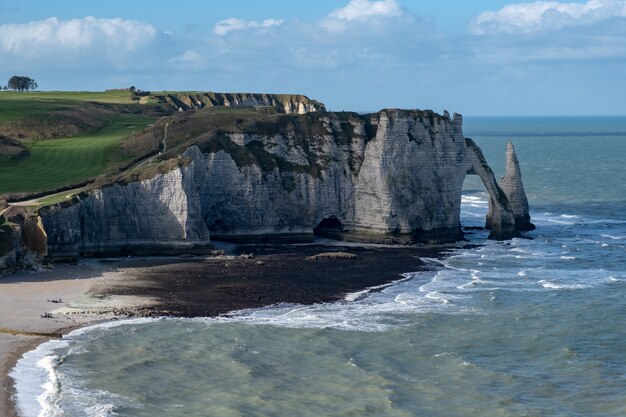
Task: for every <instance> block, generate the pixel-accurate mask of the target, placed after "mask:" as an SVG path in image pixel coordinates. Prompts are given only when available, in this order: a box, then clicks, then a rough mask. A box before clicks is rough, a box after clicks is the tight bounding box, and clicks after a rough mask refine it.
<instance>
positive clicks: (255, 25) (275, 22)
mask: <svg viewBox="0 0 626 417" xmlns="http://www.w3.org/2000/svg"><path fill="white" fill-rule="evenodd" d="M283 22H284V21H283V20H280V19H265V20H263V21H262V22H257V21H254V20H242V19H236V18H230V19H226V20H222V21H221V22H218V23H217V24H215V26H214V27H213V33H214V34H215V35H218V36H225V35H227V34H228V33H230V32H232V31H239V30H245V29H263V28H271V27H272V26H280V25H282V24H283Z"/></svg>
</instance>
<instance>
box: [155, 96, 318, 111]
mask: <svg viewBox="0 0 626 417" xmlns="http://www.w3.org/2000/svg"><path fill="white" fill-rule="evenodd" d="M155 97H156V98H157V99H158V100H160V101H161V102H163V103H166V104H168V105H169V106H171V107H172V108H173V109H174V110H176V111H187V110H192V109H196V110H197V109H204V108H207V107H244V106H252V107H274V108H275V109H277V110H278V111H279V112H281V113H286V114H292V113H295V114H304V113H309V112H314V111H325V110H326V108H325V107H324V104H322V103H320V102H319V101H316V100H311V99H309V98H308V97H306V96H302V95H297V94H257V93H212V92H209V93H176V94H163V95H157V96H155Z"/></svg>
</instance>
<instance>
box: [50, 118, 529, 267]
mask: <svg viewBox="0 0 626 417" xmlns="http://www.w3.org/2000/svg"><path fill="white" fill-rule="evenodd" d="M196 116H197V117H199V118H201V117H202V112H198V114H197V115H196ZM176 117H179V118H180V120H178V122H177V119H174V120H173V122H172V123H171V124H170V126H171V127H170V135H171V136H172V137H174V136H176V135H177V134H178V135H179V133H180V132H178V133H177V129H178V130H179V131H185V132H187V131H195V130H194V128H193V126H190V125H189V124H190V123H193V119H189V118H184V117H183V116H182V115H181V116H178V115H176V116H174V118H176ZM194 135H195V136H194V137H193V138H192V139H191V140H190V141H189V142H188V144H187V145H185V147H184V149H185V150H184V152H182V153H181V154H180V155H179V159H178V161H179V163H178V164H177V165H175V166H174V168H173V169H171V170H168V171H167V172H161V173H156V174H154V175H153V176H151V177H149V178H144V179H141V180H137V181H130V182H129V181H120V182H118V183H115V184H112V185H108V186H105V187H103V188H101V189H98V190H93V191H90V192H88V193H84V194H82V195H81V196H80V197H75V198H74V199H73V200H72V201H71V202H65V203H62V204H57V205H53V206H49V207H46V208H43V209H41V210H40V211H39V215H40V217H41V220H42V223H43V228H44V229H45V231H46V232H47V243H48V251H49V252H50V254H51V255H52V256H53V257H75V256H79V255H103V254H109V255H110V254H125V253H146V254H147V253H163V252H164V251H165V252H167V253H175V252H187V251H193V250H196V249H203V248H206V247H207V246H208V245H210V238H213V239H226V240H232V241H246V242H251V241H270V242H272V241H302V240H311V239H312V238H313V236H314V230H315V231H316V232H317V233H319V234H325V235H330V236H332V237H335V238H340V239H345V240H361V241H362V240H365V241H371V242H384V243H400V242H409V241H418V242H452V241H456V240H458V239H460V238H461V237H462V232H461V225H460V209H461V190H462V186H463V181H464V178H465V176H466V175H479V176H480V178H481V180H482V181H483V183H484V184H485V187H486V189H487V191H488V192H489V195H490V197H491V204H490V213H489V218H488V226H489V228H490V229H491V235H490V237H491V238H493V239H507V238H511V237H513V236H515V235H516V234H517V231H516V218H520V219H524V218H528V217H527V216H528V210H527V205H526V206H525V207H526V208H525V207H524V206H523V205H520V204H519V203H518V202H519V201H521V200H520V197H519V193H522V194H523V188H520V185H521V182H519V181H517V180H519V167H517V171H516V172H512V173H511V175H510V176H509V175H508V174H507V175H508V177H509V178H511V180H510V181H508V182H505V184H510V185H505V187H508V188H507V190H508V191H506V192H505V191H503V189H502V188H500V186H499V185H498V183H497V182H496V179H495V176H494V174H493V172H492V170H491V169H490V168H489V166H488V165H487V162H486V161H485V158H484V156H483V155H482V152H481V151H480V149H479V148H478V146H476V144H475V143H474V142H473V141H472V140H470V139H465V137H464V136H463V132H462V118H461V116H460V115H458V114H455V115H454V116H453V117H452V118H451V117H450V115H449V114H448V113H447V112H446V113H445V114H444V115H443V116H441V115H438V114H435V113H433V112H431V111H408V110H383V111H381V112H378V113H374V114H369V115H362V116H359V115H357V114H355V113H343V112H342V113H331V112H316V113H308V114H305V115H299V116H298V115H270V116H264V117H263V118H261V119H259V120H255V121H254V122H246V123H244V122H241V123H238V124H237V125H236V126H230V127H222V128H219V129H213V130H210V131H204V132H196V133H194ZM179 136H180V135H179ZM511 155H512V156H511V158H512V160H515V161H516V159H515V158H514V154H511ZM513 171H514V170H513ZM507 172H508V171H507ZM516 178H517V180H516V181H514V180H515V179H516ZM507 192H508V193H510V196H511V198H515V200H514V201H515V204H516V206H515V207H516V208H515V210H514V209H513V207H512V205H511V204H510V202H509V197H508V196H507ZM524 199H525V197H524ZM526 204H527V203H526ZM520 225H523V223H520Z"/></svg>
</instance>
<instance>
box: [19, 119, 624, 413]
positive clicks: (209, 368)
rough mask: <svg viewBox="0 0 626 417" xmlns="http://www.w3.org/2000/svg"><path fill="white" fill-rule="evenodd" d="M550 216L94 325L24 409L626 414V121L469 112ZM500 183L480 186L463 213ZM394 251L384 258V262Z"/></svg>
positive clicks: (52, 345)
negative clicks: (152, 315)
mask: <svg viewBox="0 0 626 417" xmlns="http://www.w3.org/2000/svg"><path fill="white" fill-rule="evenodd" d="M464 132H465V135H466V137H471V138H473V139H474V140H475V141H476V142H477V143H478V144H479V146H480V147H481V148H482V149H483V151H484V154H485V156H486V158H487V160H488V161H489V163H490V165H491V166H492V167H493V169H494V172H495V173H496V176H498V177H500V176H501V175H503V173H504V160H505V150H506V144H507V142H508V141H512V142H513V143H514V145H515V148H516V151H517V155H518V157H519V160H520V163H521V170H522V176H523V181H524V186H525V188H526V192H527V195H528V198H529V202H530V206H531V216H532V221H533V222H534V224H535V225H536V226H537V229H536V230H535V231H533V232H529V233H526V234H525V238H517V239H513V240H511V241H505V242H496V241H490V240H487V232H485V231H480V230H476V231H472V234H468V235H467V239H468V240H469V242H470V243H471V244H472V246H473V247H472V248H464V247H463V246H461V245H459V246H458V247H455V248H454V251H453V253H452V255H451V256H450V257H448V258H447V259H443V260H438V259H427V260H426V261H427V262H428V263H429V264H430V265H431V266H432V271H426V272H412V271H406V272H407V273H406V274H405V275H404V276H403V277H399V278H402V279H399V281H398V282H397V283H395V284H394V285H391V286H388V287H386V288H384V289H379V290H375V291H370V292H362V293H358V294H351V295H349V296H348V297H347V298H346V299H345V300H344V301H340V302H336V303H327V304H316V305H308V306H304V305H286V304H282V305H275V306H271V307H267V308H261V309H254V310H244V311H238V312H235V313H233V314H231V315H228V316H224V317H218V318H196V319H137V320H130V321H121V322H115V323H106V324H101V325H96V326H92V327H87V328H82V329H79V330H76V331H74V332H72V333H70V334H69V335H67V336H66V337H65V338H64V339H63V340H55V341H50V342H47V343H45V344H43V345H41V346H39V347H38V348H37V349H36V350H34V351H32V352H29V353H27V354H25V355H24V357H23V359H21V360H20V361H19V362H18V364H17V366H16V368H15V369H13V371H12V373H11V376H12V377H13V378H14V380H15V383H16V389H17V394H16V400H17V404H18V407H19V412H20V415H21V417H36V416H41V417H53V416H64V417H96V416H99V417H104V416H130V417H144V416H145V417H148V416H150V417H154V416H167V417H178V416H181V417H182V416H216V417H244V416H272V417H282V416H285V417H294V416H296V417H297V416H302V417H305V416H311V417H313V416H315V417H318V416H333V417H336V416H376V417H380V416H389V417H414V416H424V417H427V416H428V417H456V416H458V417H461V416H468V417H469V416H471V417H476V416H481V417H504V416H507V417H508V416H520V417H521V416H528V417H530V416H533V417H536V416H550V417H557V416H563V417H572V416H585V417H588V416H596V417H600V416H626V118H625V117H523V118H522V117H499V118H493V117H473V118H472V117H466V118H465V126H464ZM487 201H488V197H487V194H486V192H485V189H484V187H483V186H482V184H481V182H480V180H479V179H478V178H477V177H468V178H467V179H466V182H465V185H464V192H463V203H462V223H463V225H464V226H482V225H483V223H484V218H485V214H486V212H487ZM381 262H384V260H381Z"/></svg>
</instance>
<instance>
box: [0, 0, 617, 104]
mask: <svg viewBox="0 0 626 417" xmlns="http://www.w3.org/2000/svg"><path fill="white" fill-rule="evenodd" d="M625 70H626V0H581V1H563V2H559V1H531V2H517V3H514V2H511V1H503V0H484V1H481V0H472V1H452V0H438V1H436V0H316V1H307V2H305V1H295V0H272V1H260V0H229V1H220V2H218V1H215V0H203V1H200V0H198V1H193V0H186V1H178V2H174V1H171V0H168V1H161V0H152V1H142V0H134V1H131V0H125V1H120V0H108V1H106V2H95V1H94V2H91V1H84V0H82V1H79V0H59V1H54V2H51V1H48V0H37V1H35V0H31V1H28V0H19V1H18V0H15V1H11V0H3V1H2V2H1V3H0V84H1V83H2V80H3V79H4V78H6V79H8V78H9V77H10V76H11V75H13V74H19V75H28V76H31V77H33V78H35V79H36V80H37V81H38V82H39V85H40V86H41V88H42V89H45V90H53V89H65V90H103V89H107V88H115V87H126V86H129V85H135V86H137V87H139V88H142V89H146V90H163V89H169V90H211V91H252V92H280V93H302V94H306V95H308V96H309V97H312V98H316V99H318V100H321V101H323V102H325V103H326V104H327V106H328V107H329V108H331V109H333V110H357V111H360V110H377V109H379V108H383V107H402V108H422V109H425V108H430V109H433V110H436V111H439V112H441V111H443V110H444V109H448V110H450V111H456V112H460V113H463V114H465V115H539V114H548V115H586V114H590V115H598V114H602V115H613V114H619V115H625V114H626V100H624V97H626V71H625Z"/></svg>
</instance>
